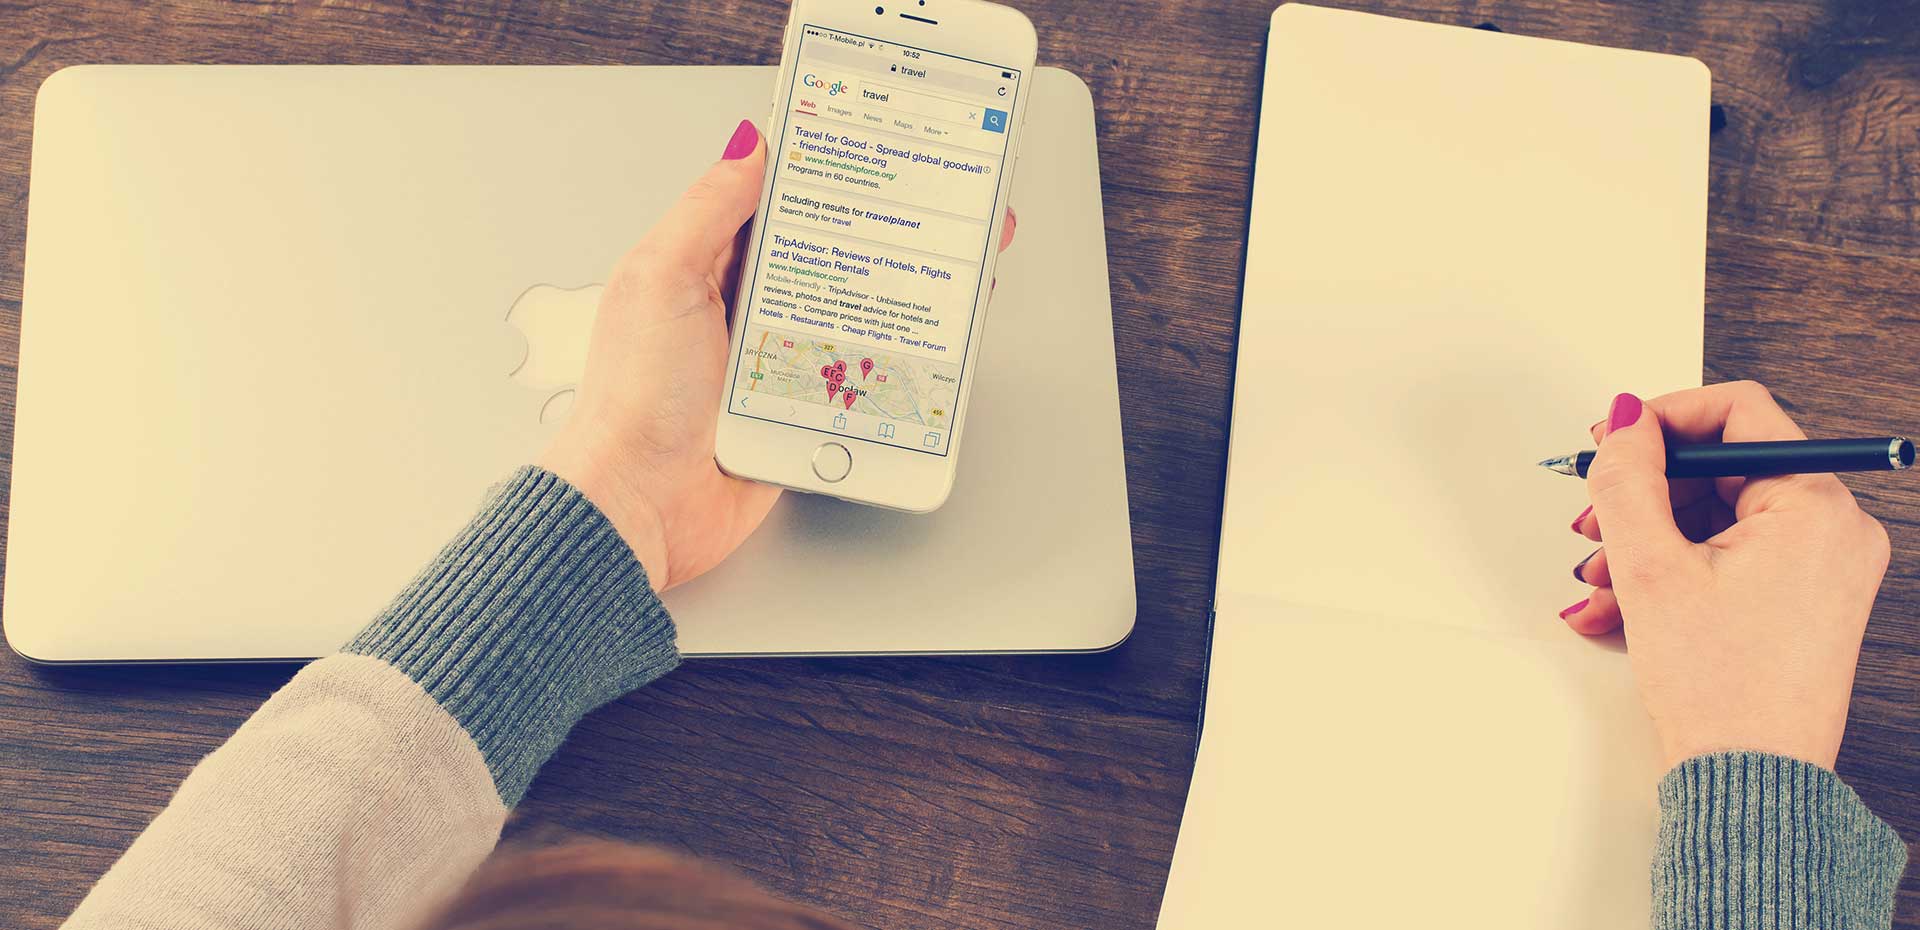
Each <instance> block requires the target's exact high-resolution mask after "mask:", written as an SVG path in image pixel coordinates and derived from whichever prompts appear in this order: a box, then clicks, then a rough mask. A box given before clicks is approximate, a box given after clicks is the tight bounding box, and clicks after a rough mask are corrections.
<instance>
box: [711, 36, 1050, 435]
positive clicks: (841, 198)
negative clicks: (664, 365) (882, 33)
mask: <svg viewBox="0 0 1920 930" xmlns="http://www.w3.org/2000/svg"><path fill="white" fill-rule="evenodd" d="M799 29H800V44H799V48H798V50H797V56H796V59H795V60H796V62H797V66H796V69H795V71H794V72H793V81H792V82H791V85H790V91H789V93H788V95H787V99H786V100H785V101H782V103H783V107H782V109H781V110H780V111H779V115H778V116H777V119H778V120H779V121H780V126H779V129H778V131H777V132H775V133H774V134H772V135H771V136H770V142H769V145H770V147H769V149H768V158H769V159H770V160H771V164H770V165H769V167H768V170H770V171H773V172H774V179H773V184H772V188H771V191H770V194H769V196H768V198H767V202H766V203H764V204H762V205H761V211H762V212H761V234H760V241H759V242H758V243H756V248H755V251H754V252H753V253H752V254H751V255H749V256H748V258H749V261H751V263H752V265H751V270H750V272H749V274H748V276H747V277H746V278H745V279H744V281H745V282H746V283H745V286H743V287H742V289H741V298H740V301H739V306H740V307H741V308H742V311H741V312H739V315H738V316H737V319H738V320H740V321H741V324H740V325H742V326H743V328H744V333H743V338H742V342H741V356H740V358H739V360H738V361H739V364H738V365H737V367H736V371H735V376H734V379H733V383H732V384H731V385H730V386H729V390H728V401H727V409H728V411H729V412H730V413H732V414H733V415H735V416H746V417H753V418H755V419H760V420H769V421H772V422H777V423H785V424H788V425H791V426H795V427H799V428H803V429H810V430H815V431H818V432H822V433H828V434H832V435H836V436H845V437H850V438H853V439H859V440H863V441H866V442H874V443H882V444H885V445H891V446H898V447H900V448H903V449H912V450H914V451H917V452H925V453H929V454H932V455H941V456H944V455H946V454H947V451H948V449H949V448H950V444H951V436H952V432H953V424H954V415H955V409H954V408H955V406H956V404H957V403H958V402H959V398H960V385H961V380H962V379H963V378H964V377H966V376H967V374H968V372H967V371H966V360H967V350H968V345H967V342H968V339H969V336H970V334H971V332H972V330H973V321H974V316H975V314H978V313H980V312H981V310H982V309H983V308H982V307H980V306H976V298H977V296H978V294H979V288H980V279H981V269H982V263H983V262H984V261H986V259H987V257H988V256H989V254H991V253H989V252H988V251H987V250H988V249H991V248H993V247H994V245H995V244H996V243H992V242H989V241H987V234H988V231H989V230H990V228H991V225H992V222H993V219H994V217H995V214H996V212H997V211H998V210H1000V208H1001V207H1000V203H999V190H1000V173H1001V171H1002V169H1003V167H1004V164H1005V162H1006V158H1007V144H1008V141H1009V139H1010V136H1011V130H1012V127H1011V126H1010V125H1009V124H1008V120H1009V119H1010V114H1012V113H1013V112H1014V107H1013V102H1014V100H1015V99H1016V95H1018V94H1019V93H1020V92H1021V88H1020V78H1021V75H1020V72H1019V71H1017V70H1015V69H1012V68H1006V67H1002V66H1000V65H995V64H992V63H989V62H980V61H974V60H972V59H967V58H959V57H955V56H952V55H943V54H941V53H939V52H935V51H931V50H929V49H924V48H914V47H912V46H906V45H900V44H897V43H893V42H883V41H880V40H878V39H873V38H869V37H867V36H861V35H856V34H853V33H849V32H844V31H840V30H835V29H827V28H824V27H821V26H815V25H808V24H804V23H803V24H801V25H800V27H799Z"/></svg>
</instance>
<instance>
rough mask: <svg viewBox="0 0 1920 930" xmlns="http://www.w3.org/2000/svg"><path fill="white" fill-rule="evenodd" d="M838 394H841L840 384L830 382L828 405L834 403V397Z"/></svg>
mask: <svg viewBox="0 0 1920 930" xmlns="http://www.w3.org/2000/svg"><path fill="white" fill-rule="evenodd" d="M838 393H840V382H838V381H828V382H827V403H829V404H831V403H833V395H835V394H838ZM849 393H851V392H849Z"/></svg>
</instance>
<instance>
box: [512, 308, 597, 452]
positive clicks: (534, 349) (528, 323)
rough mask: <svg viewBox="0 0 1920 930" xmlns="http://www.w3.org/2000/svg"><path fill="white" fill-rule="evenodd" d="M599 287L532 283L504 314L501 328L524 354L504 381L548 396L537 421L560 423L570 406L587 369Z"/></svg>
mask: <svg viewBox="0 0 1920 930" xmlns="http://www.w3.org/2000/svg"><path fill="white" fill-rule="evenodd" d="M605 289H606V288H605V286H603V285H599V284H589V285H586V286H584V287H575V288H564V287H555V286H553V285H551V284H536V285H534V286H532V287H530V288H527V289H526V290H525V291H524V292H522V293H521V294H520V297H519V299H518V300H515V301H514V302H513V307H512V308H511V309H509V310H508V311H507V325H509V326H511V327H513V328H514V329H515V330H518V331H519V333H520V336H521V338H522V339H523V340H525V341H526V354H525V355H524V356H522V357H521V359H520V361H519V363H518V364H517V365H515V366H514V369H513V371H511V372H509V373H508V377H510V378H512V379H513V380H514V381H517V382H519V383H520V384H521V385H522V386H523V387H527V388H531V389H533V390H536V391H543V392H547V393H548V394H549V396H548V397H547V401H546V403H545V404H543V405H541V407H540V422H541V423H558V422H560V421H561V420H562V419H565V418H566V415H567V410H568V409H569V408H571V407H572V406H573V390H574V386H575V385H577V384H579V383H580V376H581V374H583V373H584V372H585V371H586V370H587V344H588V342H589V340H590V338H591V336H592V335H593V314H594V311H595V310H596V309H598V308H599V306H600V292H601V291H603V290H605Z"/></svg>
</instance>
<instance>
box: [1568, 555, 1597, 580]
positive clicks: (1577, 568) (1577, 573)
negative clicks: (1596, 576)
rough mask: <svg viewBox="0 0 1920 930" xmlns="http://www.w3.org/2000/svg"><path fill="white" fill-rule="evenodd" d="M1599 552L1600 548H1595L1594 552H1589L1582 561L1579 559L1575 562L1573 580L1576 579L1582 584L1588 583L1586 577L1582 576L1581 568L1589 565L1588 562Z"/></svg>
mask: <svg viewBox="0 0 1920 930" xmlns="http://www.w3.org/2000/svg"><path fill="white" fill-rule="evenodd" d="M1599 554H1600V550H1598V549H1595V550H1593V551H1592V552H1589V553H1587V557H1586V558H1584V559H1581V560H1580V561H1578V562H1575V563H1574V564H1573V580H1575V581H1578V582H1580V583H1581V584H1586V583H1587V579H1585V578H1583V577H1581V575H1580V570H1581V569H1583V568H1586V567H1587V563H1588V562H1591V561H1593V557H1594V556H1596V555H1599Z"/></svg>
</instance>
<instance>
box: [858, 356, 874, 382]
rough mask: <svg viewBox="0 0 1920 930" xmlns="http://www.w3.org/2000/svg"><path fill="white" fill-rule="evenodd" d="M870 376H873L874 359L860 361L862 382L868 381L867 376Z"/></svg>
mask: <svg viewBox="0 0 1920 930" xmlns="http://www.w3.org/2000/svg"><path fill="white" fill-rule="evenodd" d="M870 374H873V359H870V358H863V359H861V360H860V380H862V381H865V380H867V376H868V375H870Z"/></svg>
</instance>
